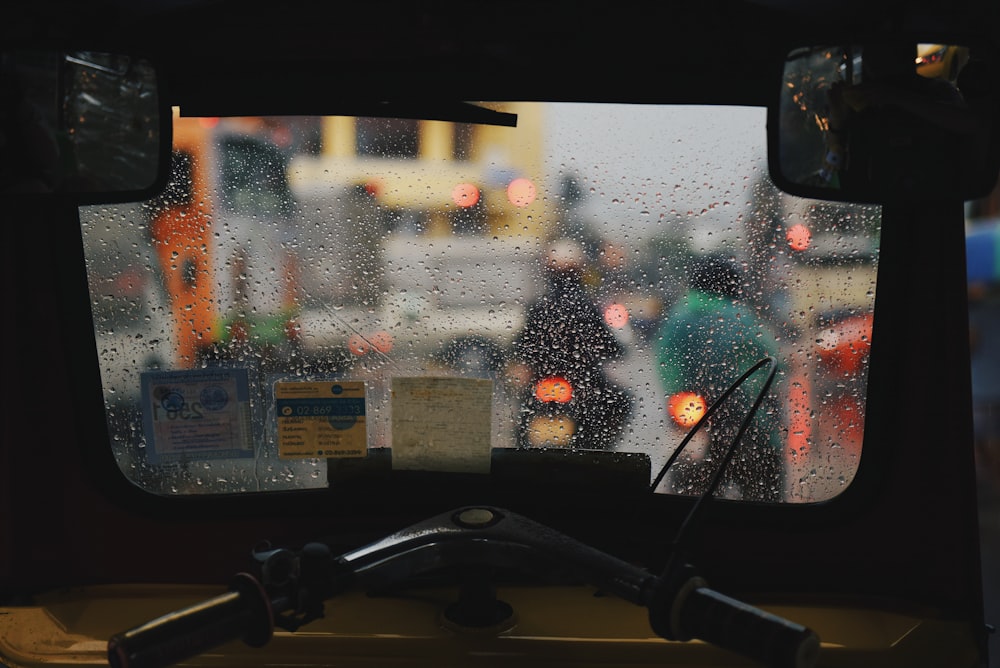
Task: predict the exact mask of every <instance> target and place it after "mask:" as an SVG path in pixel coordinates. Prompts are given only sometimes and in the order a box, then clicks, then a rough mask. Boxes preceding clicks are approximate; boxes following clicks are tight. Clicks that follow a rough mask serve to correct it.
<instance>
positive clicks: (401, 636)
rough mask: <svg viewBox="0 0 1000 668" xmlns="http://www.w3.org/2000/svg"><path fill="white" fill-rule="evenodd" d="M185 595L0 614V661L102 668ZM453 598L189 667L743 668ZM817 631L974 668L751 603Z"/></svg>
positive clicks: (624, 622)
mask: <svg viewBox="0 0 1000 668" xmlns="http://www.w3.org/2000/svg"><path fill="white" fill-rule="evenodd" d="M222 591H223V590H221V589H213V588H208V587H194V586H107V587H94V588H89V589H78V590H72V591H66V592H62V593H60V594H58V595H52V596H49V597H48V598H47V599H44V600H40V601H38V603H39V604H38V605H36V606H30V607H17V608H0V662H2V663H3V664H4V665H6V666H9V667H10V668H29V667H33V666H46V667H54V666H79V665H86V664H104V665H106V664H107V640H108V638H109V637H110V636H111V635H113V634H114V633H117V632H120V631H124V630H126V629H129V628H132V627H134V626H138V625H139V624H141V623H143V622H145V621H148V620H150V619H153V618H156V617H159V616H160V615H163V614H166V613H168V612H172V611H174V610H177V609H180V608H183V607H186V606H188V605H191V604H193V603H195V602H198V601H200V600H203V599H206V598H211V597H213V596H216V595H218V594H220V593H222ZM454 595H455V592H454V591H452V590H448V589H413V590H406V591H403V592H401V593H400V594H399V595H396V596H385V597H372V596H367V595H365V594H362V593H356V592H352V593H347V594H344V595H342V596H340V597H338V598H336V599H334V600H332V601H328V602H327V604H326V617H325V618H324V619H321V620H317V621H314V622H312V623H310V624H307V625H306V626H304V627H303V628H302V629H300V630H299V631H297V632H295V633H289V632H286V631H280V630H279V631H276V633H275V635H274V637H273V638H272V640H271V642H270V643H269V644H268V645H266V646H265V647H263V648H260V649H254V648H251V647H248V646H247V645H244V644H243V643H242V642H239V641H236V642H232V643H229V644H227V645H225V646H223V647H220V648H218V649H216V650H213V651H210V652H208V653H206V654H203V655H201V656H198V657H195V658H193V659H191V660H189V661H187V662H185V663H184V665H192V666H255V665H256V666H269V665H271V666H276V665H281V666H316V665H337V666H371V665H380V666H385V665H399V666H404V665H410V666H414V665H434V666H442V665H470V664H475V665H477V666H505V665H518V666H528V665H547V666H560V665H574V666H582V665H591V666H615V665H619V666H753V665H757V664H755V663H753V662H751V661H749V660H747V659H743V658H741V657H738V656H736V655H734V654H732V653H729V652H726V651H724V650H721V649H718V648H716V647H713V646H711V645H708V644H705V643H702V642H698V641H692V642H687V643H682V642H670V641H666V640H662V639H660V638H657V637H656V636H655V635H654V634H653V632H652V630H651V629H650V627H649V622H648V619H647V615H646V610H645V609H644V608H641V607H639V606H635V605H632V604H631V603H628V602H626V601H623V600H621V599H618V598H615V597H611V596H602V595H600V594H598V593H597V592H595V590H593V589H592V588H589V587H558V588H552V587H515V588H505V589H500V590H499V591H498V596H499V598H500V599H501V600H503V601H506V602H507V603H509V604H510V605H511V606H512V607H513V609H514V610H515V618H514V620H513V623H512V624H508V625H506V626H504V627H501V628H499V629H491V630H488V631H483V630H463V629H456V628H453V627H451V626H450V625H448V624H447V623H446V622H445V621H444V619H443V612H444V610H445V609H446V608H447V606H448V605H449V604H450V603H451V602H452V601H453V599H454ZM760 607H762V608H763V609H765V610H768V611H769V612H773V613H776V614H778V615H781V616H783V617H786V618H788V619H791V620H793V621H796V622H799V623H801V624H805V625H806V626H809V627H811V628H813V629H815V630H816V631H817V633H818V634H819V636H820V638H821V639H822V643H823V645H822V651H821V657H820V662H819V665H820V666H832V667H836V666H856V665H878V666H889V667H891V666H906V665H912V664H914V662H919V664H920V665H922V666H932V665H939V666H942V667H944V666H947V667H949V668H954V667H958V666H970V667H971V666H976V665H977V664H976V660H977V652H976V647H975V643H974V640H973V636H972V633H971V632H970V630H969V628H968V626H967V625H965V624H962V623H957V622H948V621H941V620H934V619H923V618H920V617H916V616H910V615H905V614H899V613H893V612H887V611H881V610H876V609H865V608H858V607H829V608H824V607H815V606H796V605H788V606H760Z"/></svg>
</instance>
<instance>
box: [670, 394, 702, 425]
mask: <svg viewBox="0 0 1000 668" xmlns="http://www.w3.org/2000/svg"><path fill="white" fill-rule="evenodd" d="M707 409H708V404H707V403H706V402H705V398H704V397H703V396H701V395H700V394H697V393H695V392H678V393H677V394H675V395H673V396H672V397H670V400H669V401H668V402H667V410H668V412H669V413H670V417H671V418H673V420H674V422H676V423H677V424H678V425H680V426H681V427H685V428H687V427H693V426H694V425H696V424H698V421H699V420H701V418H702V417H703V416H704V415H705V411H706V410H707Z"/></svg>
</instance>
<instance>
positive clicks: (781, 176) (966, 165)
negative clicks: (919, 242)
mask: <svg viewBox="0 0 1000 668" xmlns="http://www.w3.org/2000/svg"><path fill="white" fill-rule="evenodd" d="M997 72H998V69H997V60H996V58H994V57H992V56H987V55H986V52H985V51H984V50H983V49H982V48H981V47H980V48H979V49H976V48H969V47H965V46H957V45H948V44H922V43H920V44H918V43H915V42H912V41H909V42H907V41H903V42H866V43H863V44H833V45H822V46H810V47H803V48H798V49H794V50H793V51H791V52H790V53H789V54H788V55H787V57H786V59H785V64H784V74H783V77H782V80H781V90H780V93H779V94H778V95H777V102H776V103H774V104H772V105H771V106H770V108H769V110H768V163H769V170H770V173H771V178H772V180H773V181H774V183H775V184H776V185H777V186H778V187H779V188H781V189H782V190H784V191H786V192H789V193H791V194H793V195H799V196H802V197H808V198H813V199H821V200H837V201H850V202H861V203H884V202H890V201H901V200H902V201H914V200H934V199H938V200H940V199H963V200H968V199H975V198H979V197H983V196H985V195H987V194H988V193H989V192H990V191H991V190H992V189H993V187H994V186H995V185H996V183H997V177H998V171H1000V170H998V167H1000V162H998V158H1000V156H998V153H1000V152H998V148H1000V143H998V141H997V136H996V133H997V129H998V128H997V119H998V116H1000V104H998V100H1000V97H998V83H1000V77H998V76H997Z"/></svg>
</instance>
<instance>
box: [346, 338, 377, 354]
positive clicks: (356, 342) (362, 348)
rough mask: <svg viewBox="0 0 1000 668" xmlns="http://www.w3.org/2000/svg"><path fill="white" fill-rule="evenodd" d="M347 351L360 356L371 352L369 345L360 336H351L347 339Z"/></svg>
mask: <svg viewBox="0 0 1000 668" xmlns="http://www.w3.org/2000/svg"><path fill="white" fill-rule="evenodd" d="M347 349H348V350H350V351H351V352H352V353H354V354H355V355H358V356H360V355H364V354H366V353H367V352H368V351H369V350H371V345H370V344H369V343H368V341H366V340H365V337H363V336H361V335H360V334H351V335H350V336H349V337H348V339H347Z"/></svg>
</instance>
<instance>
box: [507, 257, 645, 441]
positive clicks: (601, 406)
mask: <svg viewBox="0 0 1000 668" xmlns="http://www.w3.org/2000/svg"><path fill="white" fill-rule="evenodd" d="M584 264H585V254H584V251H583V247H582V246H581V245H580V244H579V243H577V242H576V241H574V240H572V239H559V240H557V241H555V242H553V243H552V244H551V245H550V246H549V248H548V249H547V251H546V255H545V277H546V282H547V283H546V290H545V291H544V293H543V294H542V295H541V296H540V297H539V298H538V299H537V300H535V301H534V302H533V303H532V304H530V305H529V306H528V310H527V315H526V319H525V325H524V327H523V329H522V330H521V331H520V332H519V334H518V335H517V337H516V338H515V341H514V350H513V352H514V355H513V356H514V359H515V361H516V362H517V363H519V364H520V365H522V368H523V369H524V374H525V375H526V376H527V377H526V378H523V381H525V385H526V386H527V388H528V397H527V400H526V402H525V406H526V409H525V411H526V413H530V412H531V410H532V409H531V408H530V406H531V403H532V402H531V400H530V399H531V396H532V392H533V388H534V387H535V384H536V383H537V382H538V381H539V380H540V379H543V378H551V377H559V378H563V379H565V380H566V381H567V382H568V383H569V385H570V387H571V388H572V400H571V401H572V404H571V405H567V410H568V411H571V412H572V413H573V415H574V418H575V421H576V432H575V436H574V439H573V445H574V447H584V448H592V449H608V448H610V447H612V446H613V444H614V443H615V442H617V440H618V439H619V438H620V435H621V429H622V427H623V425H624V423H625V421H626V419H627V417H628V415H629V413H630V411H631V398H630V396H629V394H628V393H627V392H626V391H625V390H624V389H623V388H620V387H618V386H616V385H615V384H614V383H612V382H611V381H610V379H609V378H608V377H607V375H606V374H605V372H604V369H603V365H604V364H605V362H607V361H609V360H614V359H617V358H620V357H622V356H623V355H624V354H625V348H624V346H623V345H622V343H621V342H620V341H619V340H618V339H617V338H616V337H615V335H614V333H613V332H612V330H611V328H610V327H609V326H608V325H607V324H606V323H605V322H604V318H603V317H602V315H601V312H600V310H599V309H598V307H597V304H596V303H595V302H594V300H593V299H592V298H591V297H590V295H588V294H587V291H586V288H585V286H584V284H583V273H584ZM529 417H530V416H529Z"/></svg>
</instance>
